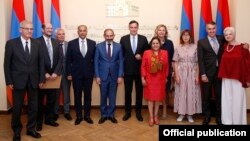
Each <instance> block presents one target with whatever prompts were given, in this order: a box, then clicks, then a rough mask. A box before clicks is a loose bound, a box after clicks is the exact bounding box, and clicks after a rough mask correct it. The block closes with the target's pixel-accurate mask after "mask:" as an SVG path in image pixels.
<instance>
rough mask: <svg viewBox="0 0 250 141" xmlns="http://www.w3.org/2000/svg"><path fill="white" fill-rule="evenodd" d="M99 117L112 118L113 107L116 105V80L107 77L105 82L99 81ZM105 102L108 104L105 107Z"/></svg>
mask: <svg viewBox="0 0 250 141" xmlns="http://www.w3.org/2000/svg"><path fill="white" fill-rule="evenodd" d="M100 91H101V116H102V117H114V116H115V105H116V93H117V79H116V80H114V79H112V77H111V76H110V75H109V76H108V78H107V80H105V81H101V84H100ZM107 100H108V101H109V104H108V105H107Z"/></svg>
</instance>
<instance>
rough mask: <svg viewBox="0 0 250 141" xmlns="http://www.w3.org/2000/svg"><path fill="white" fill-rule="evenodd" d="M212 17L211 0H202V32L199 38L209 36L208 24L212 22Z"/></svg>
mask: <svg viewBox="0 0 250 141" xmlns="http://www.w3.org/2000/svg"><path fill="white" fill-rule="evenodd" d="M212 20H213V19H212V10H211V3H210V0H202V1H201V14H200V32H199V39H203V38H205V37H206V36H207V32H206V24H207V23H208V22H211V21H212Z"/></svg>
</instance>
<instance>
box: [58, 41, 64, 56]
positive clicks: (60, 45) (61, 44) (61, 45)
mask: <svg viewBox="0 0 250 141" xmlns="http://www.w3.org/2000/svg"><path fill="white" fill-rule="evenodd" d="M59 47H60V49H62V51H63V56H65V48H64V46H63V43H60V44H59Z"/></svg>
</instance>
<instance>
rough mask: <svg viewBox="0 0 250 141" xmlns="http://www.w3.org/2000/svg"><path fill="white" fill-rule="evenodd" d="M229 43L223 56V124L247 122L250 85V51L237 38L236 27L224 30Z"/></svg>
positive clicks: (221, 71)
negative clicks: (247, 94)
mask: <svg viewBox="0 0 250 141" xmlns="http://www.w3.org/2000/svg"><path fill="white" fill-rule="evenodd" d="M224 36H225V39H226V40H227V42H228V43H227V44H225V45H224V53H223V55H222V58H221V63H220V68H219V74H218V75H219V77H220V78H222V96H221V119H222V123H223V124H247V115H246V94H245V89H244V88H247V87H249V86H250V74H249V72H250V53H249V50H248V49H246V48H244V47H243V44H241V43H238V42H237V41H236V40H235V29H234V28H233V27H227V28H225V30H224Z"/></svg>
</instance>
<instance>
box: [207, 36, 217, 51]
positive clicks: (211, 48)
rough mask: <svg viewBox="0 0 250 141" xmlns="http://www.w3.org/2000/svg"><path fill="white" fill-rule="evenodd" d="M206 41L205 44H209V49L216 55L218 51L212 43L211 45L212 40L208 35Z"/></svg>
mask: <svg viewBox="0 0 250 141" xmlns="http://www.w3.org/2000/svg"><path fill="white" fill-rule="evenodd" d="M205 41H206V43H205V44H207V45H209V49H210V50H212V52H213V53H214V54H215V55H216V53H215V52H214V49H213V47H212V45H211V44H210V42H209V38H208V37H207V38H206V40H205Z"/></svg>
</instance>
